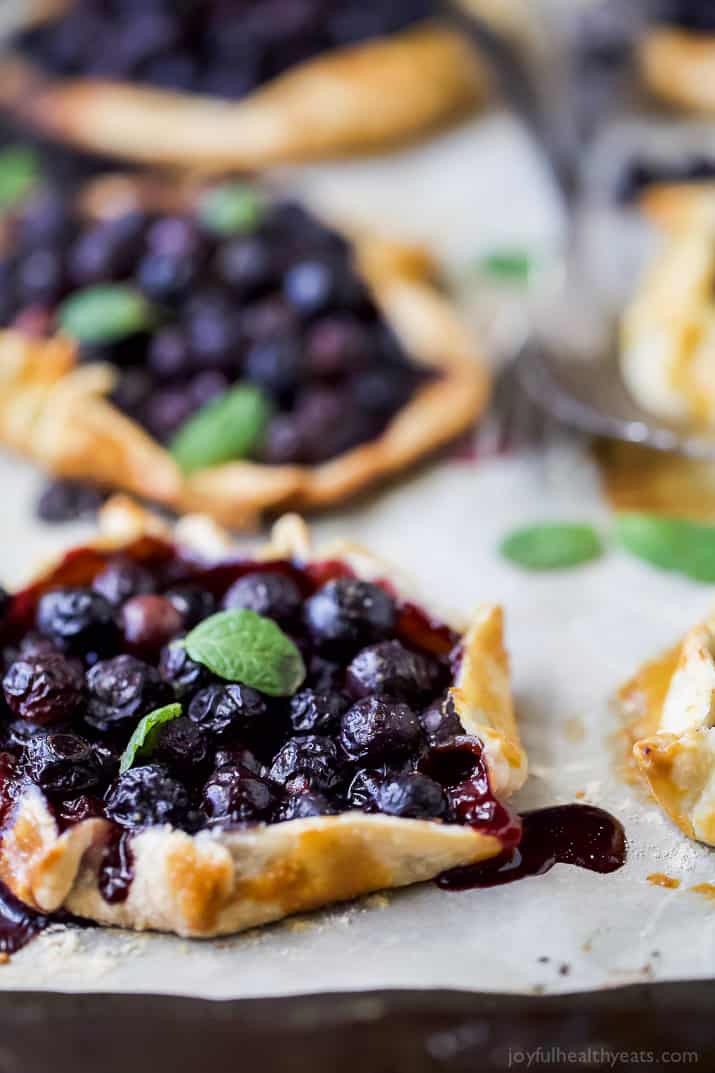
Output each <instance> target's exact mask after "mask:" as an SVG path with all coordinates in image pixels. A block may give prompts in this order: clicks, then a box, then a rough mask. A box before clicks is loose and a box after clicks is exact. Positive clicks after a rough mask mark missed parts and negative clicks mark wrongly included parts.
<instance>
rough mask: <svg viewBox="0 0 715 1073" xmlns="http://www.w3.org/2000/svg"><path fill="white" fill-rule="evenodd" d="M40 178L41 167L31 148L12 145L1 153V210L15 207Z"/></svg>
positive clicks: (5, 210)
mask: <svg viewBox="0 0 715 1073" xmlns="http://www.w3.org/2000/svg"><path fill="white" fill-rule="evenodd" d="M39 179H40V167H39V162H38V160H37V157H36V155H35V154H34V153H33V151H32V150H31V149H24V148H23V147H22V146H10V147H9V148H8V149H5V150H4V151H3V152H1V153H0V212H7V210H8V209H14V208H15V206H16V205H19V204H20V202H21V201H22V200H23V199H24V198H26V197H27V195H28V194H29V193H30V192H31V191H32V190H33V188H34V187H35V186H36V185H37V183H38V181H39Z"/></svg>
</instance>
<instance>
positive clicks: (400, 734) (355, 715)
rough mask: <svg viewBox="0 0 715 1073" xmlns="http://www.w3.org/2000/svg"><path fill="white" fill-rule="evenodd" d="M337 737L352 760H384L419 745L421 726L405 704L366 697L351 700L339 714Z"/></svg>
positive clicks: (404, 754) (378, 762)
mask: <svg viewBox="0 0 715 1073" xmlns="http://www.w3.org/2000/svg"><path fill="white" fill-rule="evenodd" d="M340 741H341V744H342V746H343V749H344V750H345V752H346V753H347V755H348V756H349V757H350V758H351V759H352V760H361V761H364V762H365V763H368V764H384V763H386V762H388V761H391V760H397V759H401V758H403V757H405V756H408V755H409V754H410V753H412V752H414V751H415V750H416V749H417V748H419V746H420V744H421V743H422V728H421V726H420V722H419V719H418V718H417V716H416V715H415V713H414V712H413V711H412V709H411V708H408V707H407V705H406V704H400V703H398V702H397V701H391V700H387V699H382V698H379V697H366V698H365V699H364V700H359V701H358V702H357V704H353V706H352V708H349V709H348V710H347V712H346V713H345V715H344V716H343V718H342V723H341V730H340Z"/></svg>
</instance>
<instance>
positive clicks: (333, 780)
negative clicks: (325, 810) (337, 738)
mask: <svg viewBox="0 0 715 1073" xmlns="http://www.w3.org/2000/svg"><path fill="white" fill-rule="evenodd" d="M269 775H270V777H271V779H273V781H274V782H277V783H280V785H281V786H284V787H285V788H286V790H287V791H288V792H289V793H302V792H303V791H304V790H307V789H310V790H317V791H318V792H320V793H330V792H331V791H334V790H336V789H337V788H338V787H339V786H340V785H341V783H342V782H343V779H344V766H343V760H342V758H341V756H340V753H339V752H338V748H337V745H336V744H335V742H334V741H333V740H332V738H327V737H323V736H321V735H318V734H307V735H306V736H305V737H300V738H289V739H288V741H287V742H286V743H285V745H283V747H282V748H281V749H279V751H278V753H277V754H276V756H275V757H274V759H273V763H272V765H271V768H270V771H269Z"/></svg>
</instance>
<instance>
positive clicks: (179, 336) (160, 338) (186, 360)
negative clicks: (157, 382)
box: [147, 327, 191, 380]
mask: <svg viewBox="0 0 715 1073" xmlns="http://www.w3.org/2000/svg"><path fill="white" fill-rule="evenodd" d="M147 363H148V365H149V368H150V369H151V370H152V372H154V373H156V375H157V376H158V377H159V378H160V379H162V380H171V379H172V378H174V377H183V376H186V374H187V373H188V372H189V371H190V369H191V351H190V349H189V343H188V340H187V338H186V335H185V334H184V332H182V331H181V329H180V328H176V327H169V328H162V330H161V331H159V332H157V333H156V334H155V335H154V336H153V338H152V340H151V343H150V344H149V350H148V353H147Z"/></svg>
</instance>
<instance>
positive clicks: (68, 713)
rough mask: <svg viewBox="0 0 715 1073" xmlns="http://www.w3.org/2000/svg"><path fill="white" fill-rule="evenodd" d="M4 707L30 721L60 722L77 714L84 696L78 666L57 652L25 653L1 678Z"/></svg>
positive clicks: (82, 677) (81, 676) (42, 722)
mask: <svg viewBox="0 0 715 1073" xmlns="http://www.w3.org/2000/svg"><path fill="white" fill-rule="evenodd" d="M2 688H3V693H4V695H5V700H6V701H7V704H8V707H9V708H10V710H11V711H12V712H14V714H15V715H17V716H19V718H21V719H30V720H32V722H33V723H41V724H43V725H44V724H48V723H60V722H62V721H63V720H65V719H69V718H71V717H72V716H73V715H76V714H78V709H79V708H80V706H81V705H82V702H83V700H84V675H83V673H82V668H81V666H79V665H78V664H76V663H74V662H73V661H72V660H68V659H65V657H64V656H62V655H60V654H59V653H58V654H52V653H50V654H43V655H38V656H25V657H22V658H20V659H17V660H16V661H15V662H14V663H12V664H11V665H10V667H9V668H8V670H7V673H6V674H5V677H4V678H3V683H2Z"/></svg>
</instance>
